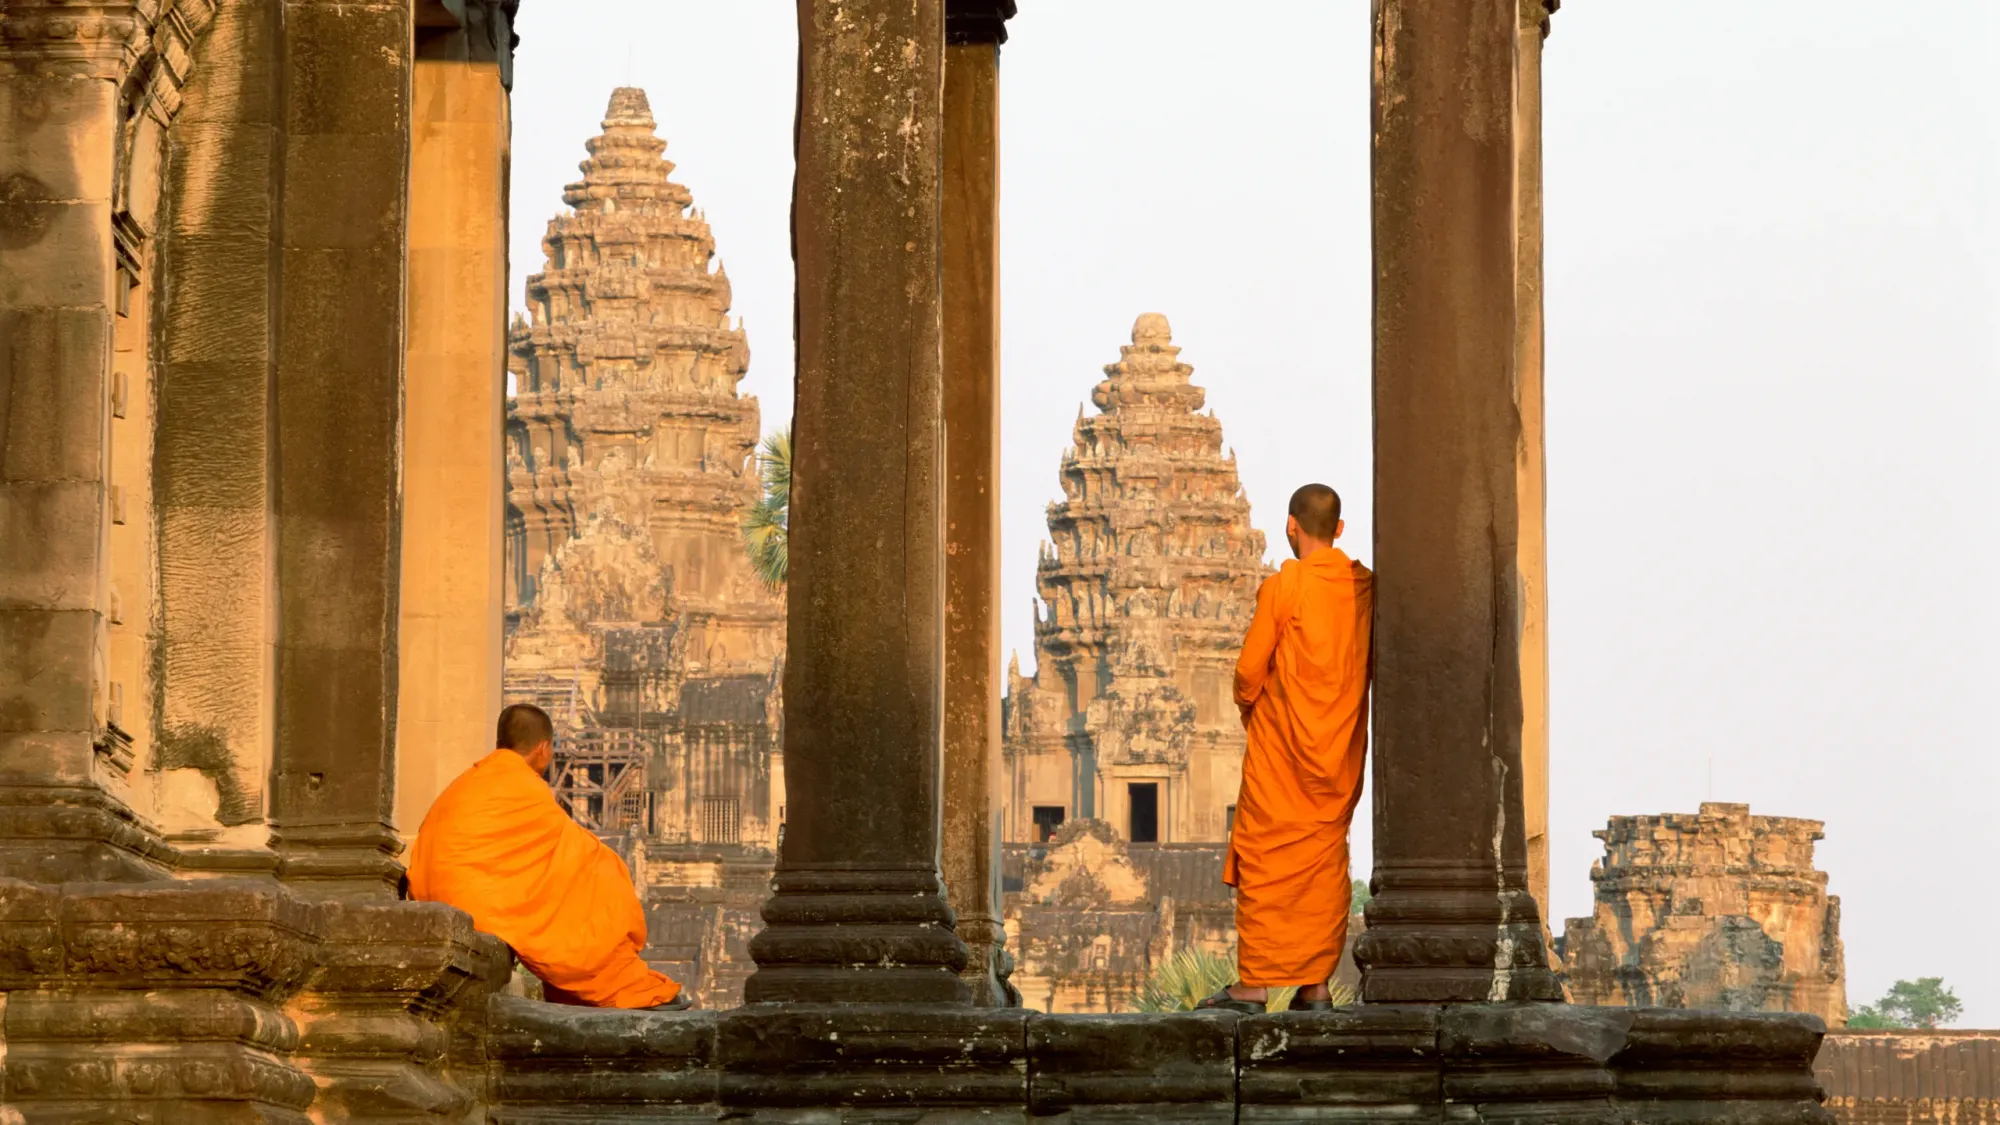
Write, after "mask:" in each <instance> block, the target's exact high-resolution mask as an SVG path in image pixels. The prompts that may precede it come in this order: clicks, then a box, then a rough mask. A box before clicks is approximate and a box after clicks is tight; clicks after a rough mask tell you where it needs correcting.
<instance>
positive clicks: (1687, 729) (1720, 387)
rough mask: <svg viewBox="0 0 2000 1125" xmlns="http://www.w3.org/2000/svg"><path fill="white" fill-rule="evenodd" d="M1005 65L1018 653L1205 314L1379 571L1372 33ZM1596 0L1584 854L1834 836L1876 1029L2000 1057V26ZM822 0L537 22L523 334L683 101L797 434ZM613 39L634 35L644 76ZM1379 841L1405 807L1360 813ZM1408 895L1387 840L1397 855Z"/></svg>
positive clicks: (1567, 67) (1578, 860)
mask: <svg viewBox="0 0 2000 1125" xmlns="http://www.w3.org/2000/svg"><path fill="white" fill-rule="evenodd" d="M1021 6H1022V9H1023V10H1022V14H1021V15H1020V16H1019V17H1018V18H1016V19H1015V21H1014V22H1013V25H1012V31H1013V39H1012V41H1011V42H1010V43H1009V44H1008V45H1007V47H1006V48H1005V49H1004V52H1003V55H1002V60H1003V61H1002V81H1001V88H1002V121H1003V130H1004V139H1003V153H1002V170H1001V178H1002V183H1003V191H1002V262H1001V270H1002V307H1003V323H1004V340H1003V370H1004V387H1003V394H1004V419H1003V426H1004V432H1003V443H1004V444H1003V461H1004V464H1003V490H1004V491H1003V503H1004V505H1005V525H1004V537H1005V539H1004V551H1005V563H1004V588H1005V593H1004V610H1005V613H1006V617H1005V634H1006V643H1007V645H1008V647H1009V648H1010V649H1017V650H1019V651H1020V652H1021V654H1022V659H1023V664H1024V666H1025V665H1029V664H1031V663H1032V651H1031V650H1032V632H1031V625H1030V620H1031V619H1030V606H1031V598H1032V596H1033V592H1034V585H1033V579H1034V559H1035V548H1036V543H1037V541H1038V540H1039V539H1041V538H1042V536H1043V533H1044V530H1045V527H1044V523H1043V519H1044V506H1045V505H1046V504H1047V503H1049V502H1050V501H1051V500H1054V499H1056V498H1057V497H1058V496H1059V489H1058V487H1057V482H1056V470H1057V464H1058V459H1059V457H1060V455H1061V452H1062V450H1063V449H1064V448H1065V447H1066V446H1067V444H1068V441H1069V431H1070V425H1071V423H1072V421H1073V420H1074V419H1075V417H1076V411H1077V407H1078V405H1079V404H1080V403H1082V402H1084V401H1085V399H1086V398H1087V396H1088V394H1089V391H1090V388H1091V386H1092V385H1093V384H1095V382H1096V381H1097V380H1098V379H1099V378H1101V371H1100V369H1101V367H1102V366H1103V365H1104V364H1106V363H1109V362H1112V361H1114V360H1116V359H1117V357H1118V345H1119V344H1121V343H1123V342H1125V341H1126V339H1127V335H1128V333H1129V332H1130V329H1131V325H1132V321H1133V319H1134V318H1135V317H1136V316H1137V315H1138V314H1139V313H1142V312H1148V311H1157V312H1162V313H1165V314H1166V315H1167V316H1168V317H1169V318H1170V319H1171V320H1172V322H1173V325H1174V335H1175V340H1176V342H1177V343H1179V344H1181V345H1183V347H1184V348H1185V351H1184V352H1183V353H1182V358H1183V359H1184V360H1186V361H1187V362H1189V363H1191V364H1193V365H1194V367H1195V376H1194V377H1195V381H1196V382H1197V383H1200V384H1202V385H1203V386H1206V387H1207V388H1208V389H1209V403H1210V405H1212V406H1213V407H1215V409H1216V411H1217V413H1218V415H1219V416H1220V418H1221V419H1222V422H1223V426H1224V432H1225V435H1226V441H1227V442H1228V443H1229V444H1230V445H1232V446H1234V447H1235V449H1236V451H1237V454H1238V457H1239V462H1240V467H1241V470H1242V474H1243V478H1244V484H1245V488H1246V490H1247V491H1248V493H1249V496H1250V500H1251V503H1252V506H1253V514H1254V518H1255V521H1256V523H1257V525H1258V526H1259V527H1260V528H1261V529H1263V530H1264V532H1265V533H1266V535H1267V537H1268V538H1269V541H1270V544H1271V547H1272V550H1273V551H1274V552H1282V551H1283V550H1284V546H1283V536H1282V534H1281V533H1280V532H1281V529H1282V524H1283V521H1284V508H1283V504H1284V501H1285V498H1286V497H1287V496H1288V495H1289V493H1290V491H1291V489H1292V488H1294V487H1296V486H1297V485H1298V484H1301V483H1304V482H1305V481H1308V480H1323V481H1325V482H1327V483H1329V484H1332V485H1333V486H1334V487H1335V488H1337V489H1339V490H1340V492H1341V494H1342V496H1343V497H1344V498H1345V499H1346V501H1347V506H1348V511H1349V522H1348V538H1347V545H1348V547H1349V549H1350V551H1351V552H1352V553H1354V554H1356V555H1358V556H1359V557H1361V558H1363V559H1364V560H1368V559H1371V557H1372V554H1373V552H1372V550H1371V548H1370V547H1369V542H1370V536H1371V534H1372V532H1371V524H1370V519H1369V502H1370V497H1369V488H1370V485H1369V473H1370V468H1369V465H1370V456H1369V448H1368V435H1369V424H1368V405H1369V395H1368V361H1369V340H1368V315H1369V265H1368V251H1369V247H1368V149H1367V146H1368V59H1369V15H1368V3H1367V2H1366V0H1337V2H1334V3H1326V2H1324V0H1313V2H1306V0H1255V2H1252V3H1245V4H1240V5H1235V6H1231V7H1229V8H1228V12H1229V14H1228V15H1227V16H1226V17H1225V16H1224V15H1223V14H1222V13H1223V11H1224V9H1223V8H1222V7H1220V6H1218V5H1216V4H1214V3H1213V0H1200V2H1197V0H1022V3H1021ZM1995 9H1996V6H1995V5H1992V4H1991V3H1989V2H1988V0H1939V2H1937V3H1933V4H1928V5H1925V6H1924V7H1923V8H1922V10H1921V11H1919V12H1914V13H1910V14H1899V13H1897V12H1892V11H1890V10H1888V9H1885V8H1884V7H1883V6H1882V5H1881V4H1880V3H1871V2H1863V0H1813V2H1812V3H1807V0H1767V2H1766V3H1763V4H1755V5H1735V6H1732V7H1730V8H1728V9H1727V10H1726V11H1723V10H1707V9H1690V8H1689V7H1688V6H1687V5H1686V4H1685V3H1678V2H1676V3H1668V2H1666V0H1615V2H1611V0H1569V2H1568V3H1566V4H1565V5H1564V7H1563V10H1562V11H1561V12H1559V13H1558V14H1557V16H1556V18H1555V33H1554V35H1553V36H1552V37H1551V39H1550V40H1549V43H1548V53H1547V63H1546V71H1545V73H1546V109H1547V121H1546V131H1545V145H1546V151H1547V155H1546V160H1547V175H1546V195H1547V240H1548V251H1547V274H1548V279H1547V318H1548V376H1547V378H1548V387H1547V393H1548V434H1549V441H1548V461H1549V471H1550V477H1549V529H1550V530H1549V540H1550V564H1549V569H1550V578H1549V582H1550V605H1551V610H1550V617H1551V624H1550V628H1551V637H1552V643H1553V656H1552V675H1553V689H1552V690H1553V697H1554V699H1553V707H1554V714H1553V728H1554V730H1553V748H1552V752H1551V757H1552V771H1553V782H1552V810H1551V815H1552V835H1553V852H1552V864H1553V882H1554V888H1553V891H1552V897H1553V899H1554V904H1553V909H1552V911H1551V913H1552V914H1553V915H1554V917H1555V919H1556V920H1557V926H1558V929H1560V923H1561V920H1562V919H1564V918H1567V917H1572V916H1579V915H1584V914H1587V913H1589V911H1590V903H1591V888H1590V883H1589V878H1588V873H1589V868H1590V865H1591V862H1592V860H1593V859H1595V858H1596V857H1597V856H1598V855H1599V854H1600V853H1601V849H1600V847H1599V845H1598V843H1597V841H1595V840H1593V839H1592V838H1591V836H1590V832H1591V831H1592V830H1593V829H1597V828H1601V827H1603V825H1604V823H1605V820H1606V819H1607V818H1608V817H1610V816H1613V815H1625V814H1639V813H1660V812H1669V811H1675V812H1692V811H1694V809H1695V808H1696V806H1697V805H1698V804H1699V803H1700V802H1701V801H1703V800H1704V799H1712V800H1722V801H1746V802H1749V803H1750V805H1751V807H1752V809H1753V811H1755V812H1758V813H1769V814H1778V815H1787V816H1803V817H1811V818H1814V819H1818V820H1823V821H1825V822H1826V839H1825V841H1824V842H1823V843H1822V844H1821V846H1820V850H1819V866H1820V867H1821V868H1822V869H1823V870H1826V871H1828V872H1829V873H1830V874H1831V877H1832V883H1831V888H1832V891H1833V892H1834V893H1835V894H1837V895H1839V896H1840V897H1841V906H1842V933H1843V937H1844V939H1845V942H1846V953H1847V968H1848V980H1849V985H1848V999H1849V1002H1850V1004H1852V1005H1854V1006H1857V1007H1858V1006H1859V1005H1861V1004H1863V1003H1867V1002H1869V1001H1872V1000H1874V999H1876V998H1878V997H1879V996H1880V995H1881V994H1882V992H1883V990H1884V989H1885V988H1886V987H1887V986H1888V985H1889V983H1890V982H1892V981H1893V980H1895V979H1897V978H1899V977H1917V976H1943V977H1944V978H1945V979H1946V981H1947V983H1949V984H1950V985H1952V986H1953V987H1954V988H1955V989H1956V990H1957V992H1958V995H1959V996H1960V998H1961V999H1963V1000H1964V1001H1965V1005H1966V1018H1965V1020H1964V1021H1962V1026H1988V1027H1991V1026H2000V970H1996V969H1995V968H1994V967H1993V965H1994V963H1993V959H1992V957H1991V955H1990V952H1989V950H1988V946H1990V944H1991V941H1990V937H1991V935H1992V934H1994V933H1995V932H2000V895H1996V893H1995V889H1996V878H1995V875H1994V869H1995V864H1996V861H2000V807H1996V806H2000V765H1996V763H1995V751H1996V749H2000V735H1997V734H1996V728H1995V721H1996V719H1995V712H1996V710H2000V690H1996V688H1995V686H1994V685H1995V684H1996V681H2000V579H1996V575H2000V533H1996V531H1995V530H1994V519H1995V515H1996V513H1997V512H2000V453H1996V450H2000V219H1996V209H1995V204H1994V201H1995V200H2000V77H1995V75H1996V74H2000V68H1995V67H1993V66H1992V59H1994V58H1995V57H1996V54H2000V13H1997V12H1996V10H1995ZM794 18H795V17H794V8H793V5H792V4H790V3H787V2H785V0H563V2H562V3H559V4H558V3H554V2H548V0H539V2H537V0H531V2H530V3H527V4H525V5H523V9H522V12H521V18H520V33H521V37H522V43H521V49H520V54H519V57H518V63H517V72H516V80H515V87H514V95H515V100H514V114H515V133H514V156H513V176H514V192H513V203H512V208H513V216H514V233H513V266H514V275H515V281H514V285H513V299H514V303H515V306H516V307H519V306H520V304H521V292H520V280H521V278H523V277H525V276H526V275H527V274H528V273H530V272H533V271H534V270H536V269H539V268H540V265H541V250H540V239H541V235H542V231H543V225H544V223H545V221H546V220H547V218H548V217H549V216H550V215H552V214H554V213H555V212H556V211H557V210H558V209H559V208H560V206H561V199H560V192H561V187H562V185H563V184H564V183H565V182H567V181H569V180H572V179H575V178H576V177H577V171H576V162H577V161H578V160H580V159H582V157H583V155H584V153H583V148H582V145H583V141H584V139H585V138H587V137H589V136H590V135H592V134H594V133H595V132H597V122H598V120H599V118H600V117H601V116H602V114H603V109H604V103H605V100H606V98H607V97H608V96H609V94H610V91H611V88H612V87H613V86H616V85H620V84H624V83H627V82H629V83H631V84H634V85H639V86H643V87H644V88H645V89H646V90H647V92H648V93H649V94H650V95H651V99H652V104H653V112H654V115H655V116H656V117H657V118H659V120H660V131H661V135H662V136H664V137H665V138H666V139H667V141H668V149H667V155H668V157H669V158H670V159H672V160H673V161H675V162H676V163H677V164H678V165H679V168H678V170H677V172H676V173H675V176H676V178H677V179H679V180H680V181H681V182H683V183H685V184H687V185H688V186H689V187H690V188H691V189H692V190H693V192H694V195H695V201H696V205H697V206H700V207H703V208H705V209H706V211H707V213H708V218H709V221H710V222H711V224H713V226H714V228H715V233H716V238H717V242H718V246H719V250H720V254H721V257H722V258H723V259H724V261H725V262H726V263H727V264H728V268H729V274H730V278H731V279H732V281H733V282H734V285H735V292H736V311H737V312H738V313H739V314H741V315H743V316H744V317H745V318H746V320H747V326H748V330H749V334H750V345H751V354H752V360H751V368H750V375H749V377H748V378H747V379H746V380H745V381H744V390H745V392H746V393H751V394H755V395H757V396H758V397H759V399H761V401H762V404H763V408H764V418H765V425H766V428H767V429H769V428H773V427H775V426H777V425H779V424H781V423H782V422H783V420H784V419H785V418H786V417H788V416H789V414H790V410H791V398H792V395H791V376H792V373H791V363H792V348H791V341H790V339H789V331H790V324H791V283H792V275H791V261H790V256H789V250H788V241H787V240H788V235H787V214H786V212H787V206H788V201H789V196H790V190H791V128H792V99H793V83H794V71H795V66H796V58H795V39H794V36H795V31H794ZM606 29H616V31H617V34H618V38H619V39H620V40H622V43H619V44H613V43H611V42H610V41H609V40H608V37H607V36H606V35H605V31H606ZM1364 807H1365V806H1364ZM1355 837H1356V838H1355V844H1356V848H1355V853H1356V862H1357V867H1358V868H1360V869H1362V870H1364V871H1365V866H1366V863H1367V856H1368V846H1367V841H1368V826H1367V825H1366V823H1365V822H1364V823H1362V824H1358V825H1357V826H1356V830H1355Z"/></svg>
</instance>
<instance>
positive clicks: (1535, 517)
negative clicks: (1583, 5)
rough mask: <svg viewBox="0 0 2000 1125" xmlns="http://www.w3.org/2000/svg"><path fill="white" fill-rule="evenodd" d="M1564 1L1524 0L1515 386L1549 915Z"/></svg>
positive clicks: (1542, 873)
mask: <svg viewBox="0 0 2000 1125" xmlns="http://www.w3.org/2000/svg"><path fill="white" fill-rule="evenodd" d="M1559 2H1560V0H1518V8H1517V10H1518V13H1519V16H1520V19H1519V23H1518V26H1517V32H1518V34H1519V37H1520V38H1519V46H1518V48H1517V50H1518V52H1519V53H1518V56H1517V58H1518V67H1517V72H1516V75H1515V103H1514V121H1515V132H1514V177H1515V185H1516V186H1515V190H1514V202H1515V206H1516V208H1517V210H1516V215H1515V229H1514V248H1515V264H1514V287H1515V288H1514V292H1515V296H1516V301H1515V321H1514V386H1515V388H1516V392H1515V397H1516V400H1517V403H1518V405H1519V407H1520V412H1521V447H1520V450H1521V451H1520V458H1519V461H1518V463H1517V464H1518V470H1519V471H1518V474H1517V475H1518V478H1519V481H1520V484H1519V492H1518V500H1519V503H1520V512H1521V515H1520V547H1519V550H1518V552H1517V553H1518V555H1519V564H1518V565H1519V566H1520V569H1521V799H1522V806H1523V807H1522V817H1523V819H1522V824H1523V826H1524V827H1525V829H1526V832H1527V836H1528V889H1529V891H1530V892H1532V893H1533V894H1534V896H1535V904H1536V906H1538V907H1539V908H1540V909H1541V914H1542V919H1543V921H1544V923H1546V922H1547V920H1548V913H1549V596H1548V575H1549V550H1548V528H1547V525H1548V520H1547V514H1548V500H1547V497H1548V491H1547V487H1546V485H1547V479H1548V470H1547V461H1546V459H1545V458H1544V456H1543V440H1542V339H1543V332H1542V40H1543V39H1544V38H1546V37H1547V36H1548V33H1549V15H1550V13H1552V12H1554V11H1555V10H1556V7H1557V5H1558V4H1559Z"/></svg>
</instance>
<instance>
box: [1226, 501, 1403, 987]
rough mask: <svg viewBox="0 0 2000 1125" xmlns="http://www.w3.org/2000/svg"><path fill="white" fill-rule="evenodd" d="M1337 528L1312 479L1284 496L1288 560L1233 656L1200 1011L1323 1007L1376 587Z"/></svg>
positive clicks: (1354, 799) (1330, 505) (1358, 756)
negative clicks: (1224, 827)
mask: <svg viewBox="0 0 2000 1125" xmlns="http://www.w3.org/2000/svg"><path fill="white" fill-rule="evenodd" d="M1345 527H1346V525H1345V524H1343V523H1342V522H1341V519H1340V497H1339V495H1338V494H1336V493H1335V492H1334V491H1333V489H1331V488H1328V487H1327V486H1325V485H1323V484H1309V485H1306V486H1305V487H1304V488H1301V489H1299V490H1298V491H1297V492H1295V493H1293V494H1292V504H1291V513H1290V514H1289V515H1288V516H1286V518H1285V539H1286V541H1287V542H1288V543H1289V544H1290V545H1291V548H1292V554H1293V555H1294V556H1296V561H1294V562H1288V563H1286V564H1285V565H1284V567H1283V568H1282V569H1280V570H1279V571H1278V573H1276V574H1274V575H1272V576H1271V577H1269V578H1267V579H1265V580H1264V584H1263V586H1262V587H1260V588H1259V589H1258V591H1257V614H1256V616H1255V617H1254V618H1253V619H1252V620H1251V622H1250V634H1249V636H1248V637H1246V638H1245V639H1244V641H1243V654H1242V655H1241V656H1240V657H1239V658H1238V659H1237V661H1236V705H1237V707H1238V708H1239V709H1241V711H1242V712H1243V729H1244V733H1245V735H1246V736H1247V739H1246V741H1247V743H1248V744H1247V746H1246V747H1245V749H1244V753H1243V788H1242V790H1241V792H1240V794H1239V795H1238V797H1237V799H1236V822H1235V825H1234V826H1233V828H1232V829H1231V831H1230V833H1229V854H1228V857H1227V858H1226V859H1225V860H1224V861H1223V868H1222V881H1223V882H1224V883H1227V884H1229V885H1230V886H1232V887H1235V888H1236V947H1237V957H1236V962H1237V983H1235V984H1232V985H1229V986H1228V987H1226V988H1224V989H1222V990H1221V991H1219V992H1217V993H1216V994H1215V995H1213V996H1210V997H1207V998H1206V999H1203V1000H1202V1001H1201V1002H1200V1004H1199V1005H1198V1006H1199V1007H1203V1008H1222V1009H1227V1010H1232V1011H1238V1012H1261V1011H1263V1010H1264V1007H1265V1002H1266V1000H1267V999H1268V998H1269V995H1270V992H1269V990H1270V989H1272V988H1280V987H1284V986H1287V985H1296V986H1297V987H1298V992H1297V993H1295V994H1294V996H1293V998H1292V1002H1291V1009H1292V1010H1293V1011H1301V1010H1307V1011H1310V1010H1314V1009H1327V1008H1331V1007H1333V1002H1332V999H1331V997H1330V995H1329V993H1328V990H1327V986H1326V982H1327V980H1328V979H1329V978H1331V977H1332V976H1333V970H1334V967H1335V966H1336V965H1337V964H1339V962H1340V951H1341V947H1342V946H1343V945H1344V944H1346V941H1347V911H1348V905H1349V899H1350V897H1351V895H1352V893H1353V887H1352V884H1350V883H1349V882H1348V872H1347V829H1348V826H1349V824H1350V823H1352V821H1353V819H1354V809H1355V806H1356V805H1357V804H1359V803H1360V800H1361V766H1362V762H1363V759H1364V758H1365V756H1366V754H1367V751H1368V679H1369V674H1370V671H1371V668H1372V664H1373V660H1372V650H1371V648H1370V639H1371V636H1372V631H1371V627H1372V623H1373V620H1374V606H1375V585H1374V582H1375V579H1374V575H1372V574H1370V573H1369V571H1368V568H1367V567H1365V566H1362V565H1361V564H1360V563H1358V562H1355V561H1354V560H1353V559H1350V558H1348V557H1347V555H1346V554H1344V553H1342V551H1341V550H1340V548H1338V547H1335V546H1334V545H1333V541H1334V540H1336V539H1338V538H1340V533H1341V531H1342V530H1344V529H1345Z"/></svg>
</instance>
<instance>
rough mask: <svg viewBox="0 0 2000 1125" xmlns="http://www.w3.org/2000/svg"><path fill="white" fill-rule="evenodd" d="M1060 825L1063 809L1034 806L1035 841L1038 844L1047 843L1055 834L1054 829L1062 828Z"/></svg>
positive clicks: (1059, 806) (1050, 806)
mask: <svg viewBox="0 0 2000 1125" xmlns="http://www.w3.org/2000/svg"><path fill="white" fill-rule="evenodd" d="M1062 823H1063V807H1062V806H1061V805H1036V806H1035V839H1036V840H1037V841H1038V842H1041V843H1047V842H1048V841H1049V839H1050V838H1051V837H1053V836H1054V835H1055V834H1056V829H1058V828H1061V827H1062Z"/></svg>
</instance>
